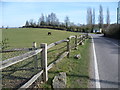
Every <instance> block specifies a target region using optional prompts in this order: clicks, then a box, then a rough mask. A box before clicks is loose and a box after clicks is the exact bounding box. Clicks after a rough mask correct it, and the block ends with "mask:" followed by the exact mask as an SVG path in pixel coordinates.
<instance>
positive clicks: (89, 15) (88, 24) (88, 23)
mask: <svg viewBox="0 0 120 90" xmlns="http://www.w3.org/2000/svg"><path fill="white" fill-rule="evenodd" d="M92 17H93V16H92V9H91V8H88V9H87V26H88V28H89V29H90V32H91V30H92V24H93V21H92V20H93V18H92ZM89 29H86V30H89Z"/></svg>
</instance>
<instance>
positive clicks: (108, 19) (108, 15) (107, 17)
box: [106, 8, 110, 25]
mask: <svg viewBox="0 0 120 90" xmlns="http://www.w3.org/2000/svg"><path fill="white" fill-rule="evenodd" d="M106 24H107V25H109V24H110V13H109V8H107V16H106Z"/></svg>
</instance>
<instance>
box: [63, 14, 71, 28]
mask: <svg viewBox="0 0 120 90" xmlns="http://www.w3.org/2000/svg"><path fill="white" fill-rule="evenodd" d="M64 22H65V26H66V28H68V26H69V23H70V20H69V17H68V16H66V17H65V20H64Z"/></svg>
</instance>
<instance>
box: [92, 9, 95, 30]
mask: <svg viewBox="0 0 120 90" xmlns="http://www.w3.org/2000/svg"><path fill="white" fill-rule="evenodd" d="M94 27H95V9H93V15H92V32H93V29H94Z"/></svg>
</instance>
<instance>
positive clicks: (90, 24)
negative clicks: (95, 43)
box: [86, 5, 110, 32]
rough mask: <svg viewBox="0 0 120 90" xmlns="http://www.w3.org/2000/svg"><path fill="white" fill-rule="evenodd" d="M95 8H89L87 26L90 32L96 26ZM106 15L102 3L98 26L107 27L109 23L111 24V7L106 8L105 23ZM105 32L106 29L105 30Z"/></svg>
mask: <svg viewBox="0 0 120 90" xmlns="http://www.w3.org/2000/svg"><path fill="white" fill-rule="evenodd" d="M95 19H96V18H95V9H93V10H92V8H88V9H87V18H86V20H87V27H88V29H89V32H92V31H93V29H94V28H95ZM103 21H104V15H103V8H102V5H100V6H99V16H98V24H97V28H99V29H100V28H101V29H103V30H104V29H105V28H106V27H107V26H108V25H110V13H109V8H107V9H106V24H104V22H103ZM103 32H104V31H103Z"/></svg>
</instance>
